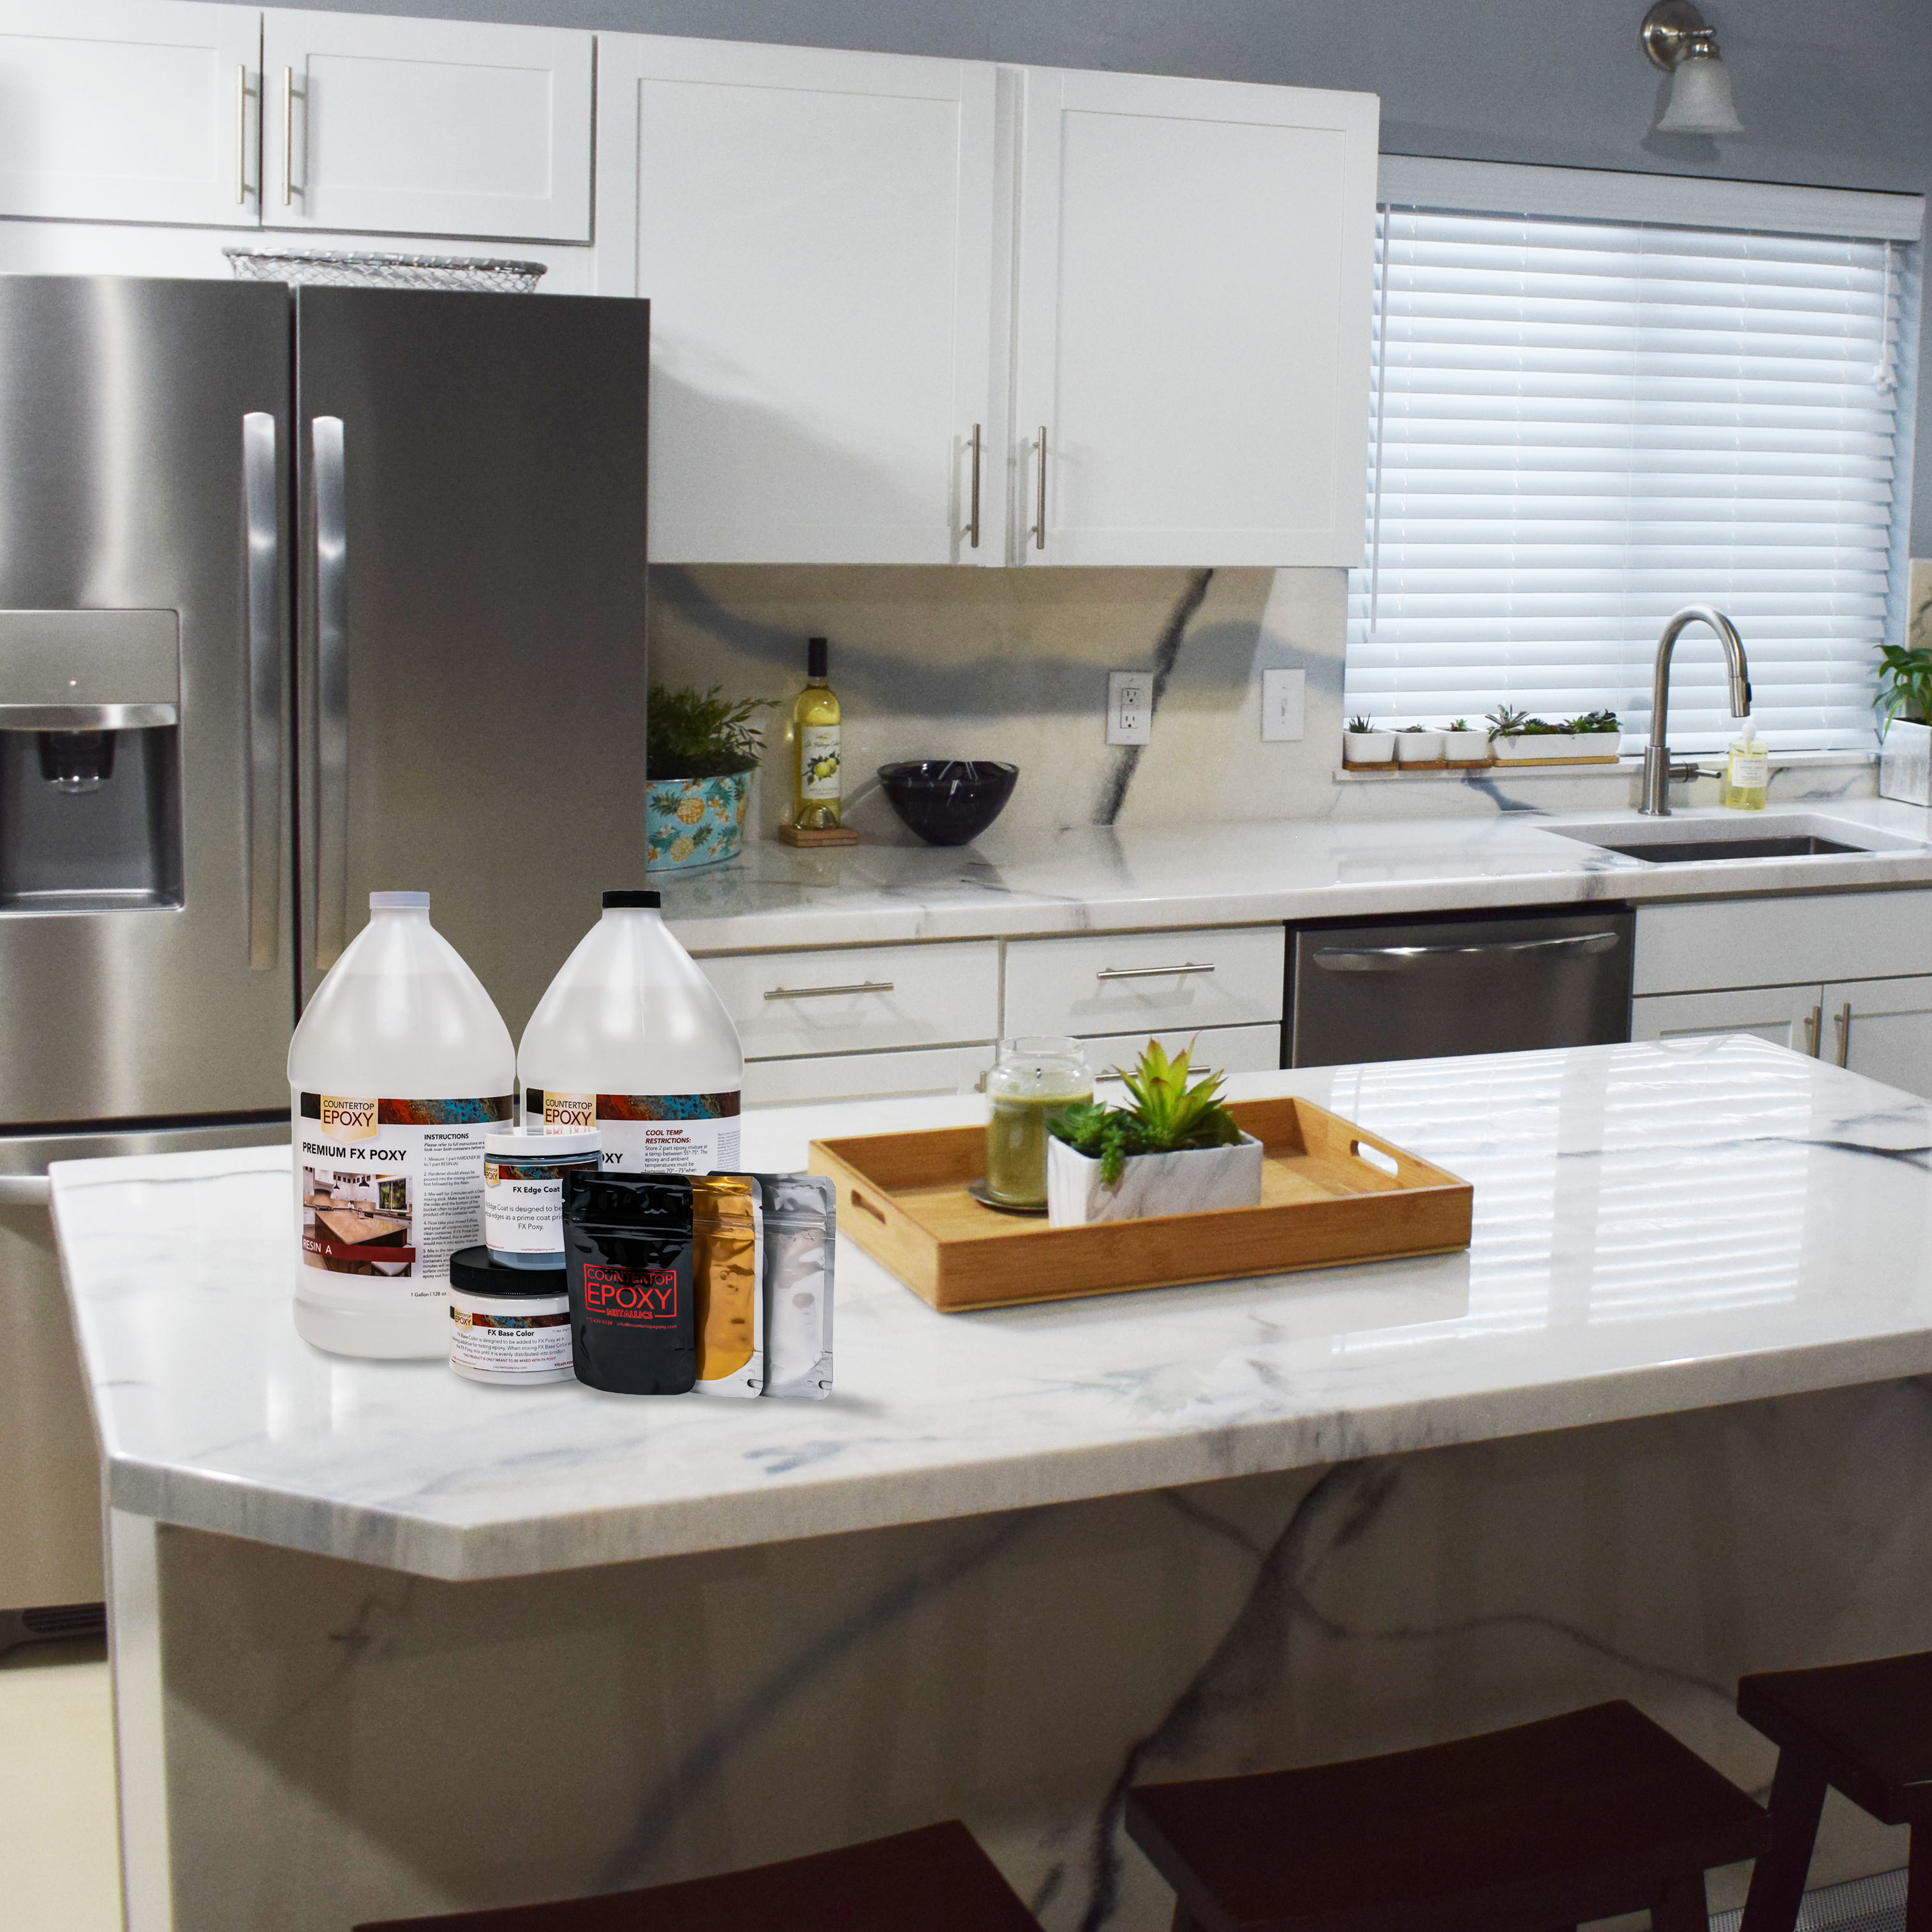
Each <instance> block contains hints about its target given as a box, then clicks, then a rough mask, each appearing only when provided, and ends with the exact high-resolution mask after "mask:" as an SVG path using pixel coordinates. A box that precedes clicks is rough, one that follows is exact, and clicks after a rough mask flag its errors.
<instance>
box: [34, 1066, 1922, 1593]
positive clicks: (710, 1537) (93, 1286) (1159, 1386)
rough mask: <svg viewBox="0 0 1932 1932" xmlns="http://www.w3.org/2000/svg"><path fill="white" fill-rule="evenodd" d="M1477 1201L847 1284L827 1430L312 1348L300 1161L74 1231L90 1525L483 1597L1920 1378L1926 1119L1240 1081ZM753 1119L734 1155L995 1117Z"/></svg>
mask: <svg viewBox="0 0 1932 1932" xmlns="http://www.w3.org/2000/svg"><path fill="white" fill-rule="evenodd" d="M1232 1085H1233V1086H1234V1087H1235V1090H1236V1091H1237V1093H1238V1094H1241V1095H1254V1094H1271V1093H1283V1092H1292V1093H1299V1094H1307V1095H1308V1096H1310V1097H1312V1098H1313V1099H1315V1100H1318V1101H1320V1102H1322V1103H1324V1104H1327V1105H1330V1106H1334V1108H1336V1109H1337V1110H1338V1111H1339V1112H1342V1113H1343V1114H1344V1115H1347V1116H1349V1118H1352V1119H1354V1120H1355V1121H1359V1122H1360V1123H1361V1124H1364V1125H1365V1126H1369V1127H1373V1128H1374V1129H1376V1130H1377V1131H1379V1132H1380V1133H1383V1134H1385V1135H1387V1136H1389V1137H1390V1138H1391V1139H1394V1141H1396V1142H1397V1143H1399V1144H1401V1145H1407V1146H1409V1147H1410V1148H1413V1149H1415V1151H1417V1152H1418V1153H1420V1154H1424V1155H1427V1157H1430V1159H1432V1160H1436V1161H1438V1162H1440V1163H1442V1164H1443V1165H1444V1166H1447V1167H1448V1168H1450V1169H1451V1170H1453V1171H1454V1172H1457V1173H1458V1174H1460V1175H1463V1177H1465V1178H1467V1179H1468V1180H1469V1181H1472V1182H1473V1183H1474V1184H1475V1238H1474V1242H1473V1244H1472V1247H1470V1249H1469V1250H1468V1252H1467V1253H1459V1254H1454V1255H1447V1256H1433V1257H1429V1258H1424V1259H1418V1260H1414V1261H1409V1262H1388V1263H1382V1264H1377V1265H1370V1266H1364V1267H1356V1268H1340V1269H1331V1270H1328V1271H1320V1272H1316V1273H1309V1274H1294V1275H1285V1276H1280V1277H1274V1278H1272V1279H1268V1280H1255V1281H1247V1282H1237V1283H1223V1284H1219V1285H1215V1286H1205V1287H1199V1288H1191V1289H1163V1290H1157V1291H1149V1292H1144V1293H1140V1294H1133V1295H1117V1296H1113V1297H1103V1298H1097V1299H1094V1300H1091V1301H1078V1302H1066V1303H1059V1304H1049V1305H1045V1306H1037V1307H1023V1308H1016V1309H1009V1310H992V1311H988V1312H986V1313H979V1314H974V1315H971V1316H941V1315H938V1314H935V1313H933V1312H932V1310H930V1309H929V1308H928V1307H926V1304H924V1303H923V1302H922V1301H919V1300H918V1299H917V1298H916V1297H915V1296H913V1295H912V1294H911V1293H910V1291H908V1290H907V1289H904V1287H902V1286H901V1285H900V1284H899V1283H897V1282H895V1281H894V1280H892V1279H891V1278H890V1277H888V1276H887V1275H886V1274H884V1272H883V1271H882V1270H881V1269H880V1268H878V1267H877V1266H876V1265H874V1263H872V1262H870V1261H869V1260H868V1259H866V1258H865V1256H862V1255H861V1254H860V1253H859V1251H858V1250H857V1248H856V1247H855V1246H853V1244H850V1242H849V1241H848V1242H847V1243H846V1244H844V1247H843V1248H842V1250H841V1258H840V1263H839V1271H838V1309H837V1320H836V1337H835V1339H836V1386H835V1392H834V1394H833V1396H832V1399H831V1400H829V1401H826V1402H824V1403H780V1402H725V1401H719V1400H709V1399H706V1398H705V1397H700V1396H695V1395H694V1396H691V1397H680V1398H677V1399H675V1400H650V1399H645V1398H636V1397H616V1396H609V1395H604V1394H598V1393H595V1392H594V1391H590V1390H588V1389H586V1388H581V1387H580V1386H579V1385H577V1384H575V1383H574V1382H573V1383H566V1384H562V1385H551V1386H549V1387H546V1388H538V1389H532V1390H510V1389H504V1388H485V1387H479V1386H478V1385H476V1384H474V1383H472V1382H464V1381H462V1380H460V1379H458V1377H456V1376H454V1375H452V1374H451V1373H449V1371H448V1370H446V1369H445V1368H443V1367H440V1365H438V1364H434V1363H377V1362H362V1361H347V1360H344V1359H341V1358H335V1357H332V1356H329V1355H323V1354H321V1353H320V1352H317V1351H316V1350H314V1349H311V1348H310V1347H309V1346H308V1345H307V1344H306V1343H303V1342H302V1340H299V1338H298V1337H297V1336H296V1332H295V1328H294V1325H293V1322H292V1320H291V1319H290V1297H291V1292H292V1286H293V1283H292V1276H293V1266H294V1265H293V1255H292V1252H291V1242H290V1233H289V1229H290V1202H289V1186H290V1178H289V1169H288V1162H287V1153H286V1151H284V1150H278V1149H275V1148H262V1149H255V1150H248V1151H234V1152H229V1153H207V1154H179V1155H172V1156H164V1157H145V1158H133V1159H126V1160H103V1161H90V1162H76V1163H68V1164H64V1165H60V1166H55V1168H54V1169H53V1170H52V1177H53V1204H54V1215H55V1223H56V1226H57V1227H58V1232H59V1237H60V1242H61V1248H62V1256H63V1259H64V1262H65V1271H66V1276H67V1280H68V1289H69V1292H70V1295H71V1298H72V1299H73V1302H74V1310H75V1314H76V1319H77V1328H78V1331H79V1334H80V1341H81V1348H82V1353H83V1360H84V1364H85V1368H86V1375H87V1378H88V1380H89V1384H90V1385H91V1388H92V1399H93V1402H94V1405H95V1418H96V1422H97V1426H98V1430H99V1433H100V1436H101V1442H102V1444H103V1446H104V1451H105V1456H106V1460H107V1471H108V1473H107V1487H108V1493H109V1496H110V1500H111V1501H112V1502H113V1504H115V1505H116V1506H117V1507H118V1508H121V1509H124V1510H126V1511H131V1512H133V1513H135V1514H140V1515H145V1516H149V1517H158V1518H160V1519H163V1520H166V1521H169V1522H172V1523H184V1524H188V1525H191V1526H196V1527H199V1528H201V1529H208V1530H214V1531H219V1532H226V1533H228V1534H231V1535H238V1536H244V1537H250V1538H256V1539H258V1540H260V1541H265V1542H269V1543H273V1544H284V1545H287V1546H289V1547H294V1548H297V1549H302V1550H313V1551H318V1552H321V1553H325V1554H329V1555H333V1556H341V1557H348V1558H354V1559H359V1560H362V1561H365V1562H371V1563H377V1564H382V1565H389V1566H392V1567H394V1568H399V1569H403V1570H407V1571H416V1572H418V1573H420V1574H425V1575H429V1576H434V1577H448V1578H467V1577H487V1576H499V1575H507V1574H525V1573H530V1572H535V1571H553V1570H562V1569H568V1568H573V1567H576V1566H580V1565H592V1564H600V1563H610V1562H621V1561H624V1560H627V1559H636V1558H640V1557H647V1556H656V1555H664V1554H670V1553H676V1552H681V1551H688V1550H703V1549H709V1548H718V1547H730V1546H733V1545H742V1544H751V1543H758V1542H765V1541H781V1540H783V1539H785V1538H794V1537H801V1536H809V1535H816V1534H820V1533H826V1532H837V1531H844V1530H851V1529H862V1528H867V1527H871V1526H880V1525H885V1524H892V1523H907V1522H912V1521H918V1520H929V1519H933V1518H938V1517H955V1516H965V1515H971V1514H976V1513H978V1512H982V1511H993V1510H1004V1509H1012V1508H1017V1507H1023V1506H1025V1505H1033V1504H1041V1503H1049V1502H1062V1501H1068V1500H1072V1499H1079V1498H1084V1497H1091V1496H1103V1495H1108V1494H1114V1493H1121V1492H1124V1491H1129V1490H1145V1489H1152V1488H1157V1487H1167V1486H1170V1485H1174V1484H1186V1483H1194V1482H1199V1481H1205V1480H1208V1479H1211V1478H1216V1477H1220V1476H1229V1475H1240V1474H1246V1473H1248V1472H1256V1471H1262V1470H1268V1469H1290V1468H1295V1467H1305V1466H1314V1465H1317V1464H1320V1463H1328V1462H1331V1461H1334V1460H1339V1459H1342V1458H1346V1457H1358V1456H1364V1455H1373V1454H1388V1453H1394V1452H1398V1451H1406V1450H1413V1449H1418V1448H1426V1447H1429V1446H1431V1445H1439V1444H1444V1443H1450V1442H1468V1441H1472V1440H1476V1439H1484V1438H1489V1437H1495V1436H1508V1435H1514V1434H1520V1433H1526V1432H1529V1431H1532V1430H1548V1429H1556V1428H1562V1427H1568V1426H1571V1425H1573V1424H1582V1423H1592V1422H1602V1421H1613V1420H1619V1419H1625V1418H1631V1417H1634V1416H1640V1415H1655V1414H1659V1413H1665V1412H1673V1411H1679V1410H1684V1409H1695V1408H1700V1407H1704V1406H1711V1405H1714V1404H1718V1403H1730V1402H1736V1401H1741V1400H1746V1399H1749V1398H1753V1397H1769V1396H1775V1395H1782V1394H1793V1393H1795V1392H1797V1391H1802V1390H1808V1389H1814V1388H1825V1387H1828V1386H1833V1385H1844V1384H1849V1383H1853V1382H1866V1381H1873V1380H1878V1379H1888V1378H1893V1377H1900V1376H1915V1375H1921V1374H1924V1373H1927V1372H1928V1371H1932V1242H1928V1240H1927V1235H1928V1233H1929V1232H1932V1105H1928V1104H1927V1103H1924V1102H1921V1101H1918V1100H1912V1099H1910V1098H1909V1097H1906V1096H1905V1095H1903V1094H1898V1093H1897V1092H1894V1091H1892V1090H1891V1089H1889V1088H1883V1087H1880V1086H1878V1085H1875V1084H1873V1082H1870V1081H1867V1080H1864V1079H1860V1078H1858V1076H1854V1075H1852V1074H1849V1073H1843V1072H1841V1071H1840V1070H1838V1069H1836V1068H1834V1067H1829V1066H1826V1065H1823V1064H1820V1063H1819V1062H1818V1061H1814V1060H1810V1059H1806V1058H1801V1057H1799V1056H1798V1055H1794V1054H1791V1053H1788V1052H1784V1051H1782V1050H1781V1049H1777V1048H1775V1047H1771V1046H1766V1045H1765V1044H1764V1043H1762V1042H1760V1041H1757V1040H1751V1039H1747V1038H1742V1037H1739V1038H1731V1039H1727V1040H1716V1041H1703V1042H1694V1043H1686V1044H1685V1045H1683V1046H1677V1047H1673V1048H1670V1049H1661V1048H1658V1047H1655V1046H1604V1047H1589V1048H1579V1049H1571V1050H1569V1051H1567V1052H1553V1053H1541V1054H1517V1055H1498V1056H1493V1057H1487V1058H1478V1059H1469V1060H1441V1061H1410V1062H1406V1063H1394V1064H1385V1065H1381V1066H1375V1067H1362V1068H1341V1069H1321V1070H1303V1071H1298V1072H1285V1073H1268V1074H1253V1075H1247V1076H1241V1077H1239V1078H1238V1079H1236V1080H1235V1082H1233V1083H1232ZM981 1106H983V1103H982V1102H980V1101H979V1100H977V1099H974V1098H971V1097H966V1098H960V1099H947V1100H901V1101H892V1102H882V1103H865V1104H862V1105H856V1104H855V1105H848V1106H821V1107H817V1108H811V1109H796V1110H790V1111H786V1112H771V1113H766V1114H758V1115H750V1116H748V1117H747V1118H746V1122H745V1157H746V1159H747V1160H748V1162H749V1163H751V1165H753V1166H756V1167H759V1168H763V1169H784V1168H791V1167H796V1166H802V1164H803V1162H804V1158H805V1144H806V1142H807V1139H808V1138H809V1137H811V1136H819V1135H828V1134H833V1133H837V1134H852V1133H865V1132H869V1131H875V1130H886V1129H889V1128H898V1127H919V1126H930V1125H940V1124H950V1123H957V1122H961V1121H968V1120H971V1119H973V1118H977V1117H978V1110H979V1109H980V1107H981Z"/></svg>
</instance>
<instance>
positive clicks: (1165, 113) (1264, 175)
mask: <svg viewBox="0 0 1932 1932" xmlns="http://www.w3.org/2000/svg"><path fill="white" fill-rule="evenodd" d="M1377 124H1378V104H1377V102H1376V98H1375V97H1374V96H1373V95H1363V94H1342V93H1332V92H1317V91H1313V90H1310V89H1301V88H1283V87H1262V86H1247V85H1245V84H1241V83H1229V82H1222V81H1205V80H1166V79H1161V78H1158V77H1150V76H1145V75H1136V74H1074V73H1061V72H1056V71H1051V70H1046V69H1031V70H1029V71H1028V72H1027V74H1026V76H1025V107H1024V110H1023V119H1022V151H1021V160H1020V190H1019V224H1020V225H1019V277H1018V289H1017V301H1018V310H1017V316H1016V337H1015V339H1016V345H1017V354H1016V367H1015V373H1014V404H1015V416H1014V438H1015V455H1016V475H1015V486H1014V491H1013V525H1012V535H1013V542H1014V545H1015V549H1014V552H1013V555H1014V559H1015V561H1016V562H1037V563H1045V564H1096V563H1103V564H1104V563H1116V564H1334V565H1347V564H1353V563H1358V562H1361V556H1362V518H1363V502H1364V487H1365V478H1366V464H1367V454H1366V452H1367V443H1368V392H1369V365H1370V353H1369V352H1370V302H1371V299H1372V293H1373V273H1374V247H1375V196H1376V140H1377ZM1042 440H1044V443H1045V457H1044V461H1043V460H1042V455H1041V447H1040V446H1041V443H1042ZM1043 481H1044V495H1045V499H1046V500H1045V508H1044V511H1042V507H1041V496H1042V487H1043Z"/></svg>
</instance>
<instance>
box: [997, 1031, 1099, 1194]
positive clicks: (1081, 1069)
mask: <svg viewBox="0 0 1932 1932" xmlns="http://www.w3.org/2000/svg"><path fill="white" fill-rule="evenodd" d="M986 1094H987V1097H988V1098H989V1100H991V1101H992V1112H991V1113H990V1114H989V1115H988V1117H987V1120H986V1192H987V1193H989V1195H991V1196H992V1198H993V1199H995V1201H998V1202H1000V1203H1001V1205H1003V1206H1005V1207H1008V1208H1044V1207H1045V1206H1046V1124H1047V1121H1049V1119H1050V1118H1052V1116H1053V1115H1055V1114H1057V1113H1058V1112H1061V1109H1064V1108H1067V1107H1070V1106H1073V1103H1075V1102H1076V1101H1078V1100H1092V1099H1093V1097H1094V1070H1093V1069H1092V1068H1091V1067H1089V1066H1088V1064H1087V1055H1086V1054H1085V1052H1084V1051H1082V1047H1081V1045H1080V1043H1079V1041H1078V1040H1065V1039H1060V1038H1057V1037H1043V1038H1038V1039H1030V1040H1008V1041H1007V1043H1005V1045H1004V1046H1002V1047H1001V1049H1000V1059H999V1064H998V1066H996V1067H995V1068H994V1069H993V1070H992V1073H989V1074H988V1075H987V1076H986Z"/></svg>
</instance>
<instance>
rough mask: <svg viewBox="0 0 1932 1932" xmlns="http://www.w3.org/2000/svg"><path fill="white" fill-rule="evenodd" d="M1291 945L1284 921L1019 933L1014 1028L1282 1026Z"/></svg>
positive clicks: (1010, 967) (1012, 982)
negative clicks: (1071, 934)
mask: <svg viewBox="0 0 1932 1932" xmlns="http://www.w3.org/2000/svg"><path fill="white" fill-rule="evenodd" d="M1283 951H1284V939H1283V932H1282V929H1281V928H1280V926H1223V927H1221V928H1219V929H1208V930H1199V929H1197V930H1196V931H1193V932H1126V933H1108V934H1094V935H1082V937H1081V938H1078V939H1025V940H1016V941H1010V942H1009V944H1008V945H1007V1007H1006V1015H1007V1017H1006V1032H1007V1037H1009V1038H1012V1037H1014V1036H1016V1035H1018V1034H1080V1035H1082V1037H1101V1036H1104V1035H1106V1034H1125V1033H1133V1032H1136V1031H1141V1030H1142V1029H1145V1031H1146V1032H1148V1033H1173V1032H1179V1031H1188V1032H1192V1031H1193V1030H1194V1028H1196V1027H1218V1026H1253V1025H1269V1024H1274V1025H1279V1024H1280V1020H1281V1002H1282V960H1283Z"/></svg>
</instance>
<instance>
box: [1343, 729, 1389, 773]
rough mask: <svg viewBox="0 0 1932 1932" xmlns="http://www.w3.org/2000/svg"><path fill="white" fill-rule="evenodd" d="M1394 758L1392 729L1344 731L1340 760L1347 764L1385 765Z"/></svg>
mask: <svg viewBox="0 0 1932 1932" xmlns="http://www.w3.org/2000/svg"><path fill="white" fill-rule="evenodd" d="M1394 759H1395V733H1394V732H1393V731H1344V732H1343V733H1342V761H1343V763H1344V764H1349V765H1386V764H1391V763H1394Z"/></svg>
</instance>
